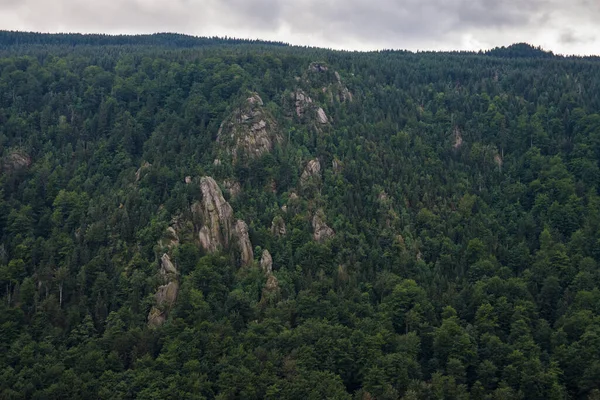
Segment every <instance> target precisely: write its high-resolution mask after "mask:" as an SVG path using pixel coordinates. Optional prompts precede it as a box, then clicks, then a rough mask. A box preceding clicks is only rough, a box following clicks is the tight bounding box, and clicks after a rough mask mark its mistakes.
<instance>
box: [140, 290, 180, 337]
mask: <svg viewBox="0 0 600 400" xmlns="http://www.w3.org/2000/svg"><path fill="white" fill-rule="evenodd" d="M178 292H179V283H178V282H177V281H171V282H169V283H167V284H166V285H162V286H159V288H158V291H157V292H156V294H155V295H154V299H155V301H156V305H155V306H154V307H152V310H150V314H149V315H148V325H149V326H150V327H157V326H159V325H162V324H163V323H164V322H165V320H166V319H167V315H168V312H169V311H170V310H171V309H172V308H173V305H174V304H175V300H177V293H178Z"/></svg>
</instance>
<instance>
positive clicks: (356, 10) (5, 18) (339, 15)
mask: <svg viewBox="0 0 600 400" xmlns="http://www.w3.org/2000/svg"><path fill="white" fill-rule="evenodd" d="M0 29H10V30H27V31H38V32H85V33H153V32H178V33H187V34H192V35H199V36H205V35H208V36H214V35H217V36H230V37H244V38H253V39H254V38H260V39H267V40H280V41H285V42H288V43H292V44H298V45H310V46H320V47H331V48H336V49H356V50H368V49H382V48H386V49H390V48H394V49H409V50H459V49H464V50H479V49H487V48H491V47H495V46H502V45H509V44H511V43H515V42H528V43H531V44H534V45H539V46H542V47H544V48H545V49H548V50H552V51H554V52H555V53H560V54H600V0H102V1H98V0H0Z"/></svg>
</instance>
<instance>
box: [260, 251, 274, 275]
mask: <svg viewBox="0 0 600 400" xmlns="http://www.w3.org/2000/svg"><path fill="white" fill-rule="evenodd" d="M260 267H261V268H262V270H263V271H264V273H265V274H267V275H270V274H272V273H273V257H272V256H271V253H269V250H267V249H265V250H264V251H263V254H262V257H261V258H260Z"/></svg>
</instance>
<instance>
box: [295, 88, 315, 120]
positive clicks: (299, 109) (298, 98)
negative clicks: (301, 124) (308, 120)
mask: <svg viewBox="0 0 600 400" xmlns="http://www.w3.org/2000/svg"><path fill="white" fill-rule="evenodd" d="M291 97H292V99H293V100H294V106H295V110H296V115H297V116H298V117H299V118H302V117H303V116H304V114H306V113H307V112H308V110H309V109H310V108H311V107H312V103H313V100H312V99H311V98H310V97H309V96H308V95H307V94H306V93H305V92H304V90H302V89H297V90H296V91H295V92H294V93H292V95H291Z"/></svg>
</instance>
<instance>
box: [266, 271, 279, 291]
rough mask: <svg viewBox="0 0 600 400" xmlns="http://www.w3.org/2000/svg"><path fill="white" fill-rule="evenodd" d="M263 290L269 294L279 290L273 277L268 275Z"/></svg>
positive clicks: (277, 283)
mask: <svg viewBox="0 0 600 400" xmlns="http://www.w3.org/2000/svg"><path fill="white" fill-rule="evenodd" d="M265 290H266V291H267V292H271V293H272V292H275V291H277V290H279V281H278V280H277V278H275V275H272V274H271V275H269V277H268V278H267V283H266V284H265Z"/></svg>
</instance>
